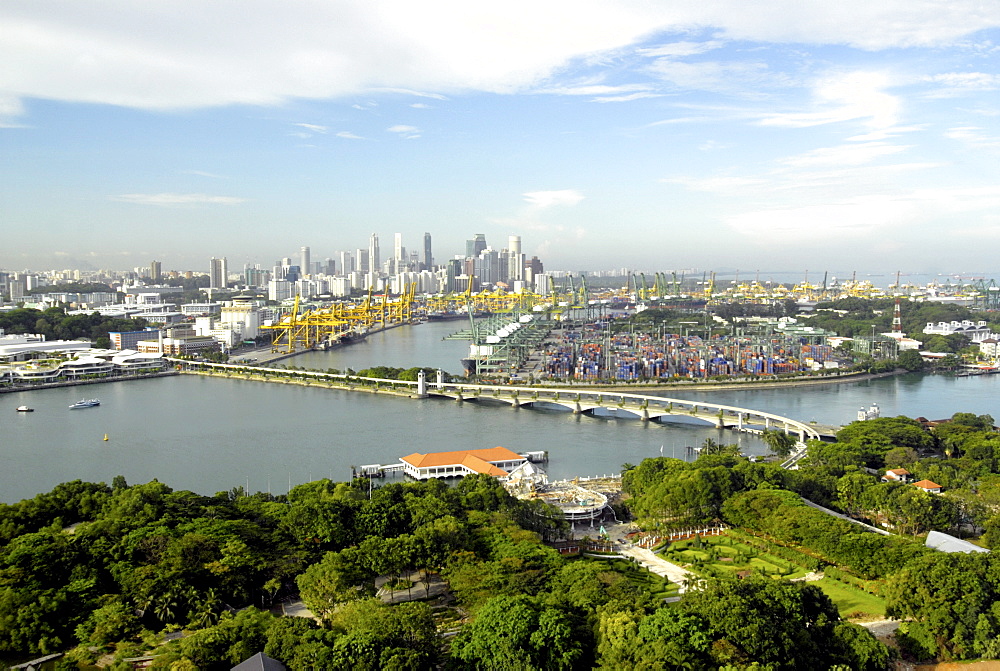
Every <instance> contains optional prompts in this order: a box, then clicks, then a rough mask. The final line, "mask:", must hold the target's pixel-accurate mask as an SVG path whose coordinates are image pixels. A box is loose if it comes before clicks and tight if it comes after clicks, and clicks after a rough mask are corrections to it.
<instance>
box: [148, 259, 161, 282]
mask: <svg viewBox="0 0 1000 671" xmlns="http://www.w3.org/2000/svg"><path fill="white" fill-rule="evenodd" d="M149 279H151V280H153V281H154V282H159V281H160V280H162V279H163V270H162V267H161V265H160V262H159V261H152V262H151V263H150V264H149Z"/></svg>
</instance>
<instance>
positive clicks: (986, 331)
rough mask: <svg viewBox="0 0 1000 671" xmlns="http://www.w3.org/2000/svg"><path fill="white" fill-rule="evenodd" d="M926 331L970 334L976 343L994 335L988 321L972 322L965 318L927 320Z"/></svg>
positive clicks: (931, 332) (943, 334) (946, 333)
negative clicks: (940, 320)
mask: <svg viewBox="0 0 1000 671" xmlns="http://www.w3.org/2000/svg"><path fill="white" fill-rule="evenodd" d="M924 333H926V334H927V335H942V336H949V335H952V334H954V333H961V334H962V335H964V336H968V338H969V339H970V340H971V341H972V342H975V343H978V342H981V341H983V340H985V339H986V338H990V337H992V336H993V331H991V330H990V327H989V325H988V324H987V323H986V322H984V321H980V322H971V321H969V320H968V319H964V320H962V321H960V322H959V321H952V322H938V323H937V324H935V323H933V322H927V326H925V327H924Z"/></svg>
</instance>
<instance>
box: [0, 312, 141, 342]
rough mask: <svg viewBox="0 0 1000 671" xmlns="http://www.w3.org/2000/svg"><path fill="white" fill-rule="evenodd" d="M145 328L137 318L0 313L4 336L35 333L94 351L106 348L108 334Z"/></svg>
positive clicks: (92, 314) (0, 325) (54, 313)
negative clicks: (87, 343) (75, 342)
mask: <svg viewBox="0 0 1000 671" xmlns="http://www.w3.org/2000/svg"><path fill="white" fill-rule="evenodd" d="M144 328H146V320H145V319H142V318H141V317H139V318H135V319H122V318H118V317H105V316H103V315H101V314H100V313H98V312H93V313H91V314H81V315H68V314H66V310H65V309H63V308H48V309H46V310H35V309H34V308H18V309H16V310H9V311H6V312H0V329H3V330H4V332H5V333H9V334H16V333H38V334H41V335H44V336H45V338H46V340H90V341H91V342H93V343H94V346H95V347H104V348H108V347H110V346H111V340H110V338H109V337H108V332H110V331H139V330H142V329H144Z"/></svg>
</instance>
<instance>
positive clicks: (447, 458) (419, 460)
mask: <svg viewBox="0 0 1000 671" xmlns="http://www.w3.org/2000/svg"><path fill="white" fill-rule="evenodd" d="M400 461H401V462H402V463H403V472H404V473H406V474H407V475H409V476H410V477H411V478H414V479H416V480H428V479H430V478H451V477H461V476H465V475H474V474H476V473H485V474H486V475H492V476H494V477H498V478H506V477H507V476H508V475H509V474H510V472H511V471H513V470H514V469H515V468H517V467H518V466H520V465H521V464H524V463H527V461H528V460H527V459H526V458H525V457H522V456H521V455H519V454H517V453H516V452H512V451H511V450H508V449H507V448H506V447H491V448H488V449H482V450H455V451H453V452H431V453H430V454H420V453H419V452H414V453H413V454H408V455H406V456H405V457H403V458H402V459H400Z"/></svg>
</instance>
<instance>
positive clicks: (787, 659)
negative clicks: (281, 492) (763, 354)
mask: <svg viewBox="0 0 1000 671" xmlns="http://www.w3.org/2000/svg"><path fill="white" fill-rule="evenodd" d="M774 442H775V445H776V446H777V447H778V448H779V449H780V448H781V445H779V441H774ZM809 451H810V454H809V456H808V457H807V458H806V459H805V460H804V461H803V462H802V467H801V468H800V469H798V470H795V471H786V470H783V469H781V468H780V467H779V466H778V465H777V464H774V463H753V462H750V461H748V460H746V459H744V458H742V457H740V456H739V455H738V453H737V452H736V451H735V450H733V449H731V446H728V445H718V444H714V443H713V444H711V445H708V444H707V445H706V446H705V449H703V450H702V453H701V456H700V457H699V458H698V459H697V460H696V461H694V462H692V463H686V462H683V461H680V460H677V459H669V458H659V459H648V460H645V461H643V462H642V463H641V464H639V465H638V466H635V467H629V468H628V469H627V471H626V473H625V475H624V478H623V486H624V489H625V491H626V493H627V494H628V496H629V498H628V500H627V502H626V503H627V512H628V513H630V514H631V515H633V516H634V518H635V520H636V522H637V523H638V524H640V525H641V526H643V527H644V528H646V529H647V530H648V531H649V532H650V533H652V534H654V535H663V534H664V532H667V531H669V530H671V529H679V528H690V527H691V526H692V525H705V524H712V523H716V522H722V523H725V524H726V525H729V526H731V527H732V529H731V530H730V531H729V532H727V533H726V534H725V535H724V536H720V537H717V538H701V537H695V538H694V539H690V540H687V541H683V542H678V543H675V544H673V545H671V546H668V547H666V548H665V552H664V554H663V556H664V557H665V558H666V559H668V560H669V561H673V562H675V563H677V564H681V565H684V566H686V567H688V568H689V569H690V570H692V571H694V573H695V574H696V576H697V579H696V580H691V581H688V582H687V583H686V584H685V586H686V587H687V588H688V591H687V593H686V594H684V596H683V598H682V599H681V600H680V601H679V602H677V603H669V604H668V603H664V601H663V598H664V597H665V596H668V595H673V594H675V593H676V591H675V590H676V587H674V588H672V589H667V587H666V586H665V585H664V584H663V583H662V581H660V580H659V579H656V580H653V579H652V578H651V577H650V575H649V574H646V573H645V572H641V573H640V571H641V569H638V568H637V567H635V566H634V565H632V564H629V563H626V562H622V561H607V560H603V559H594V560H592V559H586V558H567V557H564V556H562V555H560V554H559V553H558V552H556V550H554V549H553V548H552V547H550V546H549V545H547V544H546V543H545V541H546V540H550V539H556V538H559V537H562V536H563V535H565V533H566V526H565V524H564V523H562V522H561V521H557V519H556V516H553V514H552V513H553V511H552V510H551V509H548V508H546V507H545V506H544V504H541V503H539V502H537V501H534V502H528V501H519V500H517V499H514V498H512V497H511V496H510V495H508V494H507V493H506V491H505V490H504V489H503V488H502V487H501V486H500V485H499V483H498V482H497V481H496V480H494V479H492V478H488V477H485V476H481V477H470V478H466V479H464V480H462V481H461V482H459V483H458V484H457V485H455V486H453V487H449V486H447V485H446V484H444V483H443V482H440V481H429V482H422V483H389V484H384V485H381V486H376V487H374V488H371V489H369V485H370V483H368V482H367V481H364V482H362V481H356V482H353V483H334V482H330V481H328V480H322V481H318V482H313V483H307V484H304V485H301V486H299V487H296V488H294V489H293V490H292V491H291V492H289V494H288V495H287V496H270V495H267V494H262V493H257V494H253V495H248V493H247V492H244V491H242V490H241V489H240V488H237V489H234V490H233V491H229V492H220V493H218V494H216V495H214V496H201V495H197V494H194V493H191V492H186V491H173V490H172V489H171V488H170V487H168V486H167V485H165V484H163V483H160V482H157V481H153V482H150V483H146V484H142V485H135V486H129V485H128V484H127V483H126V482H125V481H124V479H122V478H120V477H119V478H116V479H115V481H114V482H112V483H111V485H110V486H108V485H105V484H103V483H97V484H95V483H84V482H79V481H77V482H70V483H65V484H63V485H60V486H58V487H56V488H55V489H54V490H53V491H52V492H49V493H47V494H40V495H38V496H36V497H35V498H34V499H30V500H26V501H22V502H20V503H18V504H13V505H3V506H0V655H5V656H7V657H8V658H9V659H14V658H18V659H23V658H26V657H28V656H31V655H37V654H42V653H47V652H52V651H67V653H68V654H67V655H66V656H65V657H64V658H63V659H62V660H61V661H60V662H59V664H60V668H62V669H71V668H79V667H80V665H88V664H92V663H94V662H95V660H96V658H97V657H98V656H101V655H104V654H108V655H111V657H112V659H113V660H115V661H114V662H113V667H112V668H122V669H124V668H129V667H128V666H127V664H128V663H127V662H125V661H124V660H125V659H126V658H129V657H135V656H138V655H140V654H146V653H150V652H151V653H152V654H154V655H155V660H154V662H153V668H161V669H165V668H174V669H193V668H198V669H227V668H230V667H232V666H233V665H235V664H237V663H239V662H240V661H242V660H243V659H246V658H248V657H250V656H252V655H253V654H254V653H256V652H258V651H264V652H266V653H267V654H268V655H271V656H272V657H274V658H276V659H278V660H280V661H282V662H283V663H284V664H286V665H287V666H288V668H290V669H314V668H358V669H383V668H389V669H431V668H454V669H460V668H478V669H578V668H596V669H620V668H648V669H655V668H668V667H683V668H693V669H702V668H704V669H708V668H723V667H725V668H733V669H742V668H757V669H794V668H809V667H810V666H817V668H835V667H836V668H851V669H883V668H886V667H887V665H888V662H889V659H890V656H891V655H890V651H889V650H888V649H887V648H886V647H885V646H884V645H882V644H881V643H879V642H878V641H877V640H875V639H874V638H873V637H872V636H871V635H870V634H868V633H867V632H866V631H865V630H864V629H862V628H860V627H858V626H857V625H855V624H850V623H848V622H847V621H845V620H844V618H845V617H846V616H852V617H860V616H868V617H877V616H880V615H882V614H883V613H884V614H886V615H888V616H890V617H895V618H904V619H906V620H907V622H906V624H905V626H903V627H902V628H901V630H900V634H899V636H898V637H897V640H898V643H899V648H900V653H899V654H902V655H903V656H904V657H906V658H908V659H912V660H920V659H970V658H975V657H987V658H996V657H998V656H1000V646H998V645H997V643H996V640H997V637H998V635H1000V559H997V558H994V556H993V555H990V554H973V555H964V554H958V555H955V554H947V553H943V552H939V551H935V550H931V549H929V548H927V547H925V546H924V544H923V542H922V535H923V534H924V533H926V532H927V531H929V530H932V529H934V530H940V531H946V532H951V533H953V534H955V535H964V536H969V535H974V536H977V535H978V536H981V542H983V543H984V544H986V545H987V546H991V547H992V546H996V547H1000V514H998V513H997V511H998V510H1000V508H998V506H1000V488H998V487H997V484H998V483H1000V471H998V465H1000V435H998V434H997V433H996V432H995V431H994V429H993V419H992V418H991V417H989V416H987V415H981V416H976V415H972V414H969V413H958V414H956V415H955V416H954V417H952V418H951V421H949V422H946V423H941V424H938V425H936V426H933V427H932V428H927V427H926V426H925V425H922V424H921V423H919V422H916V421H914V420H910V419H907V418H902V417H896V418H883V419H879V420H869V421H866V422H856V423H854V424H851V425H849V426H848V427H845V428H844V430H843V431H841V433H840V434H839V436H838V442H836V443H833V444H825V443H818V442H816V443H812V444H811V445H810V446H809ZM900 466H905V468H906V469H907V470H908V471H910V473H911V474H913V475H914V477H916V478H928V479H934V481H935V482H937V483H938V484H941V485H943V486H944V487H945V492H944V493H943V494H941V495H932V494H928V493H926V492H924V491H922V490H919V489H917V488H914V487H913V486H912V485H908V484H904V483H896V482H882V481H881V480H880V478H879V477H878V475H879V474H881V473H882V472H883V470H884V469H885V468H887V467H889V468H891V467H900ZM806 499H808V500H809V501H813V502H818V503H821V504H822V505H825V506H829V507H831V508H834V509H836V510H838V511H840V512H841V513H843V514H844V515H846V516H847V517H852V518H855V519H858V520H862V521H866V522H869V523H871V524H874V525H880V526H882V527H884V528H887V529H889V530H891V531H892V532H894V533H892V534H891V535H880V534H876V533H872V532H871V531H868V530H866V529H865V528H864V527H862V526H859V525H857V524H855V523H853V522H851V521H849V520H847V519H841V518H838V517H835V516H832V515H830V514H828V513H827V512H824V511H821V510H818V509H816V508H815V507H813V506H810V505H808V504H807V502H806ZM803 578H806V579H808V580H809V581H810V582H803V581H801V579H803ZM817 578H822V579H817ZM790 579H796V580H797V581H795V582H793V581H790ZM432 585H434V586H437V587H436V588H435V589H436V591H432V589H431V586H432ZM290 600H301V602H302V603H303V604H304V606H305V607H307V608H308V609H309V610H310V611H311V612H312V613H313V614H314V615H315V619H309V618H301V617H291V616H283V615H282V608H281V606H282V605H288V604H290V603H291V601H290ZM171 631H176V632H180V633H181V635H180V636H179V637H176V638H173V637H171V640H169V641H167V640H166V639H165V638H164V636H163V634H164V633H166V632H171Z"/></svg>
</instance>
